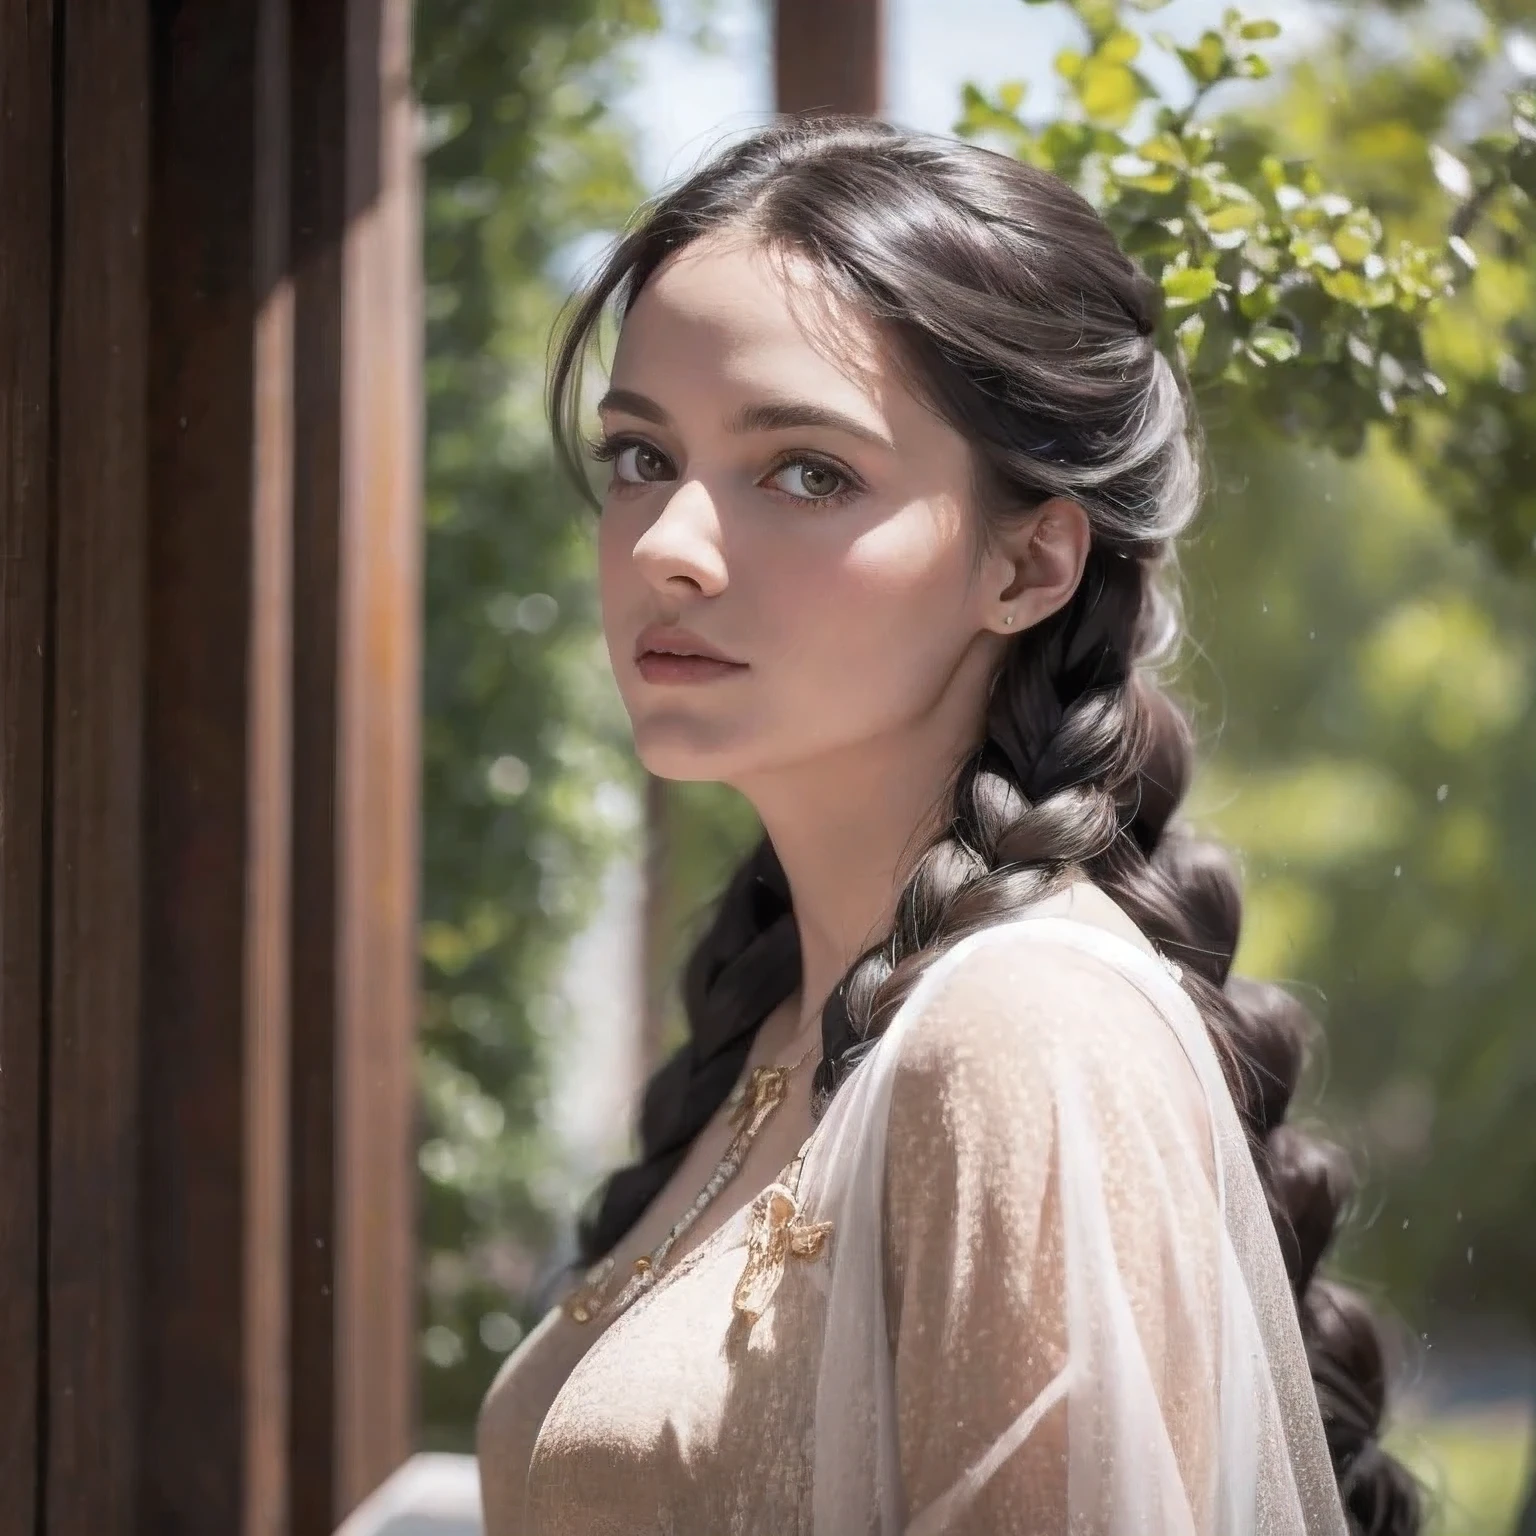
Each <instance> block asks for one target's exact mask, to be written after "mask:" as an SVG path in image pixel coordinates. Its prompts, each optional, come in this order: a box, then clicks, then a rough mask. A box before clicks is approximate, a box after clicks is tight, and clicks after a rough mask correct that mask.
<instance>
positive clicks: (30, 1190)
mask: <svg viewBox="0 0 1536 1536" xmlns="http://www.w3.org/2000/svg"><path fill="white" fill-rule="evenodd" d="M53 27H54V17H53V8H52V6H51V5H50V4H47V3H29V0H0V197H3V199H4V206H5V217H4V219H3V221H0V1169H4V1170H5V1175H4V1178H3V1179H0V1360H3V1361H4V1362H5V1368H4V1370H3V1371H0V1488H3V1489H5V1490H6V1496H5V1498H4V1499H3V1500H0V1536H34V1531H35V1523H36V1497H37V1454H38V1423H37V1405H38V1387H39V1383H38V1379H37V1371H38V1356H39V1344H40V1330H41V1326H42V1322H43V1318H42V1315H41V1311H40V1305H39V1303H40V1296H39V1286H38V1278H39V1273H38V1271H39V1243H38V1238H39V1233H38V1222H39V1216H40V1205H41V1202H40V1198H39V1196H40V1191H41V1188H42V1184H43V1180H44V1177H45V1170H46V1163H45V1159H44V1156H43V1142H42V1135H43V1126H42V1123H41V1121H42V1116H41V1113H40V1111H41V1107H42V1086H43V1078H42V1068H43V1060H42V1051H43V1027H44V1004H45V994H44V976H45V951H44V934H45V924H44V921H43V917H44V898H45V893H46V891H47V889H48V882H47V878H46V875H45V865H46V859H47V847H48V835H47V820H48V797H47V788H46V783H47V762H48V755H47V728H48V699H47V679H48V667H49V662H50V659H51V646H52V640H51V636H50V634H49V625H48V608H49V543H50V506H49V432H50V425H51V413H50V408H49V397H50V382H49V380H50V363H51V337H50V326H51V317H52V309H53V302H52V298H53V295H52V223H53V199H52V174H53V160H54V155H53Z"/></svg>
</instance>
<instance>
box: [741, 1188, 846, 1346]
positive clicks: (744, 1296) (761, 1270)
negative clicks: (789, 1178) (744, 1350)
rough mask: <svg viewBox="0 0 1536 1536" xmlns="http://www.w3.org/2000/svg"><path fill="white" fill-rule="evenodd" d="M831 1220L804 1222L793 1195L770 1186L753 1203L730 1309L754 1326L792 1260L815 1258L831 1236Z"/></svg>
mask: <svg viewBox="0 0 1536 1536" xmlns="http://www.w3.org/2000/svg"><path fill="white" fill-rule="evenodd" d="M831 1232H832V1223H831V1222H830V1221H818V1222H806V1221H802V1220H801V1219H800V1207H799V1205H798V1204H797V1203H796V1201H795V1197H794V1195H792V1194H791V1193H790V1192H789V1190H787V1189H786V1188H785V1187H784V1186H783V1185H782V1184H770V1185H769V1186H768V1188H767V1189H765V1190H764V1191H763V1192H762V1194H760V1195H759V1196H758V1197H757V1199H756V1200H754V1201H753V1202H752V1211H751V1214H750V1216H749V1217H748V1223H747V1262H746V1264H745V1266H744V1267H743V1268H742V1271H741V1278H740V1279H739V1280H738V1281H737V1282H736V1291H735V1294H734V1295H733V1296H732V1298H731V1306H732V1308H733V1309H734V1310H735V1311H737V1312H739V1313H740V1314H741V1315H742V1316H743V1317H745V1318H746V1319H747V1321H748V1322H749V1323H755V1322H756V1321H757V1320H758V1318H760V1317H761V1316H762V1315H763V1313H764V1312H766V1311H767V1310H768V1303H769V1302H770V1301H772V1300H773V1295H774V1292H775V1291H777V1290H778V1288H779V1282H780V1281H781V1280H783V1278H784V1268H785V1265H786V1264H787V1263H788V1261H789V1260H790V1259H791V1258H796V1259H814V1258H815V1257H816V1256H817V1255H818V1254H819V1253H820V1252H821V1250H822V1248H823V1246H824V1245H825V1243H826V1240H827V1238H828V1237H829V1236H830V1235H831Z"/></svg>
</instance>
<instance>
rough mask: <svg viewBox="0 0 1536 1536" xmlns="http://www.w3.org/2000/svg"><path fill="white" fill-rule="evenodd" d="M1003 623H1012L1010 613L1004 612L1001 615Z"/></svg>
mask: <svg viewBox="0 0 1536 1536" xmlns="http://www.w3.org/2000/svg"><path fill="white" fill-rule="evenodd" d="M1003 623H1004V624H1012V623H1013V615H1012V614H1011V613H1005V614H1004V615H1003Z"/></svg>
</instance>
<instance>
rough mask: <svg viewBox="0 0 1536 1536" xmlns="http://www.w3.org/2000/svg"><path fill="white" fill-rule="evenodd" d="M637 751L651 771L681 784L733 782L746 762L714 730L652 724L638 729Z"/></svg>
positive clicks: (645, 767) (637, 754)
mask: <svg viewBox="0 0 1536 1536" xmlns="http://www.w3.org/2000/svg"><path fill="white" fill-rule="evenodd" d="M635 755H636V756H637V757H638V758H639V759H640V762H641V765H642V766H643V767H644V769H645V771H646V772H647V773H651V774H654V775H655V776H656V777H657V778H658V779H671V780H673V781H674V782H676V783H679V784H718V783H729V782H730V781H731V780H732V779H733V778H734V777H735V776H736V774H737V773H738V772H739V771H740V769H741V766H742V754H741V752H740V751H739V749H738V750H732V747H731V744H730V743H727V742H723V741H720V740H719V739H718V738H716V739H710V733H708V732H703V731H699V730H698V729H697V728H695V729H692V730H687V729H679V728H678V727H677V725H676V724H675V723H672V724H669V725H667V726H665V727H657V726H655V725H649V726H646V727H637V728H636V731H635Z"/></svg>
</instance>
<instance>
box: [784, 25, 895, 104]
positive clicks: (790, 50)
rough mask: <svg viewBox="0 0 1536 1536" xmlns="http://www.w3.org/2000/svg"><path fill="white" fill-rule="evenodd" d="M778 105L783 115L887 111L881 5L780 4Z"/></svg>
mask: <svg viewBox="0 0 1536 1536" xmlns="http://www.w3.org/2000/svg"><path fill="white" fill-rule="evenodd" d="M774 11H775V14H774V38H773V68H774V104H775V106H776V107H777V109H778V110H779V111H780V112H818V111H820V112H861V113H864V114H865V115H866V116H871V117H873V116H875V115H877V114H878V113H879V111H880V110H881V106H882V102H883V98H884V95H885V89H884V77H885V69H884V48H885V42H884V18H883V14H882V12H883V7H882V5H881V0H776V3H775V7H774Z"/></svg>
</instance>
